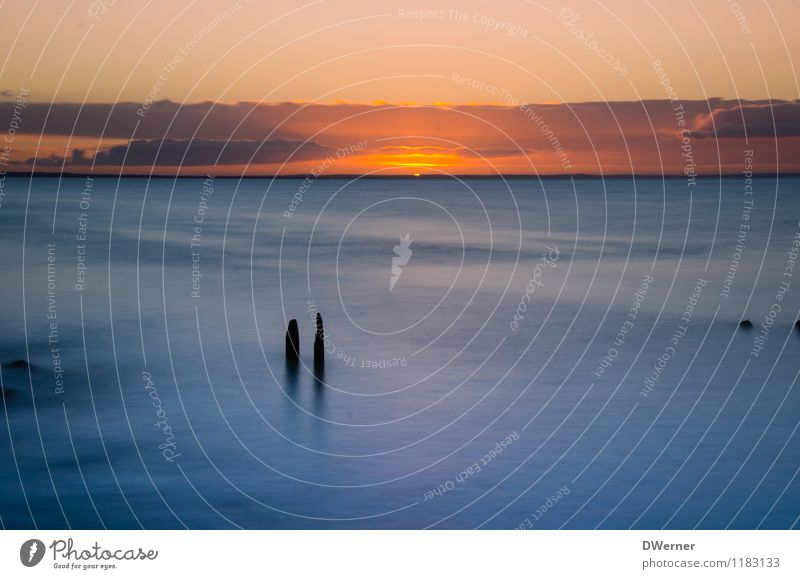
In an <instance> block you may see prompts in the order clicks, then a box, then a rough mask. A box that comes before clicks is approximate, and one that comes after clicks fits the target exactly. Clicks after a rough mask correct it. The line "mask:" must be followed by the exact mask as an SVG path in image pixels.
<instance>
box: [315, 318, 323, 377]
mask: <svg viewBox="0 0 800 579" xmlns="http://www.w3.org/2000/svg"><path fill="white" fill-rule="evenodd" d="M324 365H325V329H324V327H323V326H322V316H321V315H319V314H317V333H316V335H315V336H314V366H315V367H317V368H321V367H322V366H324Z"/></svg>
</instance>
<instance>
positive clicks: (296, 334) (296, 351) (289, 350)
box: [286, 320, 300, 364]
mask: <svg viewBox="0 0 800 579" xmlns="http://www.w3.org/2000/svg"><path fill="white" fill-rule="evenodd" d="M286 361H287V362H291V363H293V364H296V363H297V362H299V361H300V331H299V330H298V329H297V320H289V327H288V328H287V329H286Z"/></svg>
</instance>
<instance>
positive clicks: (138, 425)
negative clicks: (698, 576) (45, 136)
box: [0, 177, 800, 529]
mask: <svg viewBox="0 0 800 579" xmlns="http://www.w3.org/2000/svg"><path fill="white" fill-rule="evenodd" d="M744 186H745V184H744V180H743V179H742V178H735V177H734V178H725V179H722V180H718V179H706V180H700V181H698V182H697V185H696V186H695V187H693V188H692V187H687V183H686V181H685V180H682V179H668V180H660V179H640V180H637V181H635V182H634V181H633V180H630V179H609V180H605V181H603V180H599V179H576V180H574V181H572V180H570V179H546V180H542V181H539V180H536V179H515V180H510V181H508V182H504V181H503V180H500V179H494V180H493V179H467V180H463V181H459V180H455V179H452V180H444V179H425V178H420V179H414V180H408V179H384V180H376V179H372V180H369V179H358V180H353V181H351V180H333V179H320V180H316V181H313V182H309V183H306V184H305V185H304V184H303V182H302V181H301V180H274V181H273V180H269V179H263V180H257V179H251V180H244V181H238V180H235V179H217V180H210V181H206V182H204V180H203V179H182V180H173V179H153V180H147V179H136V178H124V179H121V180H118V179H113V178H95V179H94V180H92V181H86V180H85V179H83V178H64V179H57V178H42V177H37V178H35V179H33V180H29V179H28V178H22V177H5V178H4V181H3V189H2V191H3V196H2V197H0V199H2V205H0V238H1V239H2V246H0V247H2V249H1V250H0V266H1V267H2V271H3V274H4V275H3V283H2V285H1V286H0V299H2V302H0V303H2V306H0V360H2V362H3V364H4V365H3V367H2V389H3V412H2V413H0V422H2V424H0V467H1V468H0V523H2V526H3V527H6V528H33V527H38V528H66V527H70V528H103V527H107V528H126V529H127V528H140V527H145V528H183V527H190V528H233V527H254V528H421V527H433V528H473V527H482V528H517V527H524V528H546V529H554V528H580V529H586V528H596V527H599V528H629V527H636V528H662V527H667V528H695V527H697V528H727V527H730V528H746V529H751V528H791V527H797V526H798V515H800V480H799V479H798V476H797V475H798V468H799V467H800V440H798V436H797V429H798V424H800V392H798V388H797V377H798V372H800V356H798V355H797V354H798V351H800V333H799V332H796V331H794V329H793V325H794V322H795V320H797V319H798V318H799V317H800V277H799V276H800V270H794V272H793V273H794V277H792V276H791V275H787V273H791V272H790V271H789V270H787V269H786V268H787V265H789V266H790V267H791V265H793V264H792V263H791V260H792V258H791V255H790V253H789V252H790V250H791V249H792V242H793V239H794V238H795V235H796V233H797V232H798V219H800V194H798V188H800V180H799V179H797V178H781V179H780V181H778V180H777V179H775V178H760V179H757V180H756V181H755V186H754V195H753V196H752V197H746V196H745V195H744ZM204 188H205V191H204ZM298 193H301V194H302V198H301V196H300V195H297V194H298ZM296 195H297V196H296ZM293 198H294V201H293ZM747 199H752V200H753V204H752V208H750V207H749V206H747V205H746V204H745V201H746V200H747ZM742 224H745V225H747V226H749V229H747V230H746V234H745V235H744V237H743V238H739V237H738V236H739V234H740V231H741V229H740V226H741V225H742ZM84 231H85V238H86V239H85V241H84V240H81V239H78V237H84ZM405 234H409V239H410V240H411V242H410V245H408V247H409V249H410V252H411V254H410V258H408V260H407V263H406V264H405V265H400V266H399V269H400V273H399V275H397V276H395V277H396V278H397V279H396V282H395V285H394V287H393V288H392V289H391V291H390V280H391V277H392V258H393V257H397V255H396V254H395V252H394V251H395V246H398V248H400V245H401V237H402V236H404V235H405ZM193 235H194V247H193V245H192V238H193ZM737 239H740V241H741V242H742V245H743V249H742V250H741V252H737V250H736V245H737ZM48 244H50V245H48ZM739 253H741V259H738V257H739ZM79 254H80V255H79ZM543 255H545V256H546V257H545V258H543V257H542V256H543ZM48 259H49V260H50V261H48ZM732 264H735V265H732ZM84 266H85V269H81V270H79V269H78V268H79V267H84ZM48 267H49V269H48ZM193 273H194V275H193ZM197 274H199V275H197ZM48 278H49V279H48ZM726 279H727V281H726ZM531 280H533V283H531ZM648 280H650V281H648ZM782 281H783V282H789V285H788V288H787V287H786V286H785V285H784V286H783V290H781V287H782V286H781V282H782ZM643 282H645V283H644V285H643ZM726 284H727V285H726ZM696 286H699V289H695V288H696ZM526 288H528V290H527V293H526ZM726 288H727V289H726ZM781 291H783V292H784V293H781ZM193 294H194V295H193ZM692 294H694V297H692ZM778 296H780V297H778ZM637 300H638V301H637ZM520 304H522V305H520ZM634 304H637V305H638V307H636V308H634V309H633V312H631V310H632V307H633V306H634ZM776 306H777V307H776ZM523 309H524V311H522V310H523ZM778 310H779V311H778ZM771 311H772V312H774V314H773V315H772V317H770V312H771ZM316 312H321V314H322V316H323V319H324V323H325V331H326V338H327V344H326V349H327V350H328V354H327V358H326V363H325V367H324V371H322V370H315V368H314V364H313V362H312V351H313V348H312V342H313V338H314V325H313V318H314V315H315V314H316ZM629 314H630V315H629ZM515 315H516V316H517V317H516V319H515ZM682 317H683V318H684V319H683V320H682V319H681V318H682ZM765 317H766V319H767V320H768V321H769V322H771V325H769V326H768V328H769V331H768V332H767V331H766V330H764V329H763V327H762V322H763V321H764V319H765ZM291 318H296V319H297V320H298V322H299V324H300V340H301V344H300V347H301V358H302V359H301V364H300V366H299V367H298V368H294V369H293V368H292V367H289V366H287V364H286V362H285V359H284V332H285V328H286V324H287V322H288V320H289V319H291ZM743 318H748V319H750V320H752V322H753V328H751V329H749V330H747V329H740V328H739V327H738V323H739V321H740V320H741V319H743ZM687 319H688V320H689V321H688V322H687V321H686V320H687ZM626 321H627V322H629V323H626ZM623 328H624V333H622V334H621V337H620V336H619V335H618V334H619V333H620V331H621V330H622V329H623ZM756 346H758V348H760V349H758V348H756ZM604 357H605V359H606V361H605V363H604V362H603V360H604ZM20 359H22V360H28V361H29V362H30V367H26V366H25V364H11V362H14V361H15V360H20ZM659 360H661V362H659ZM654 377H655V378H654Z"/></svg>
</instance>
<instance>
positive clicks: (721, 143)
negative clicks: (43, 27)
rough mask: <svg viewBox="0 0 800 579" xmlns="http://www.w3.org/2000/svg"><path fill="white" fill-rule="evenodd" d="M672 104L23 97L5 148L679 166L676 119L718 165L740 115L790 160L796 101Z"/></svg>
mask: <svg viewBox="0 0 800 579" xmlns="http://www.w3.org/2000/svg"><path fill="white" fill-rule="evenodd" d="M680 105H681V107H682V108H681V109H680V117H679V116H678V115H677V113H676V108H675V103H672V102H670V101H668V100H647V101H624V102H586V103H560V104H559V103H547V104H543V103H539V104H525V105H523V106H502V105H489V104H479V105H453V106H447V107H441V106H425V105H419V106H402V105H392V104H385V103H384V104H353V103H348V104H343V103H337V104H320V103H313V104H300V103H285V102H284V103H255V102H238V103H214V102H199V103H190V104H180V103H175V102H172V101H158V102H154V103H152V104H151V105H150V106H149V107H148V108H147V110H142V105H141V104H134V103H116V104H109V103H91V104H87V105H86V106H83V107H82V106H81V105H79V104H75V103H53V104H52V105H50V104H47V103H35V102H32V103H29V104H28V106H27V107H26V108H25V110H24V112H23V115H22V116H23V118H22V123H21V127H20V129H19V130H18V131H17V135H18V137H22V136H24V135H35V136H36V140H35V141H34V140H30V141H28V142H29V143H33V144H30V145H28V148H27V149H25V150H19V152H17V153H15V154H16V158H15V159H14V163H15V164H16V165H22V164H24V162H20V160H21V159H28V161H27V163H28V164H29V165H30V164H31V163H32V162H33V159H32V158H31V157H32V155H33V154H37V156H38V158H37V159H36V165H37V167H39V168H43V169H48V168H51V169H54V168H59V167H60V166H61V165H62V164H63V163H64V159H65V157H66V166H67V167H69V166H81V167H86V166H91V165H92V163H94V165H96V166H102V167H106V168H109V167H115V168H117V167H122V166H123V165H124V166H126V167H132V168H134V169H132V170H134V171H139V172H141V171H142V170H144V169H143V168H146V167H148V166H158V167H166V166H171V167H176V166H188V167H202V166H214V165H217V166H228V167H231V166H233V165H242V164H246V163H248V160H249V159H250V158H251V157H253V156H254V158H253V161H252V164H254V165H261V167H260V169H259V170H260V172H262V173H264V172H270V171H274V170H277V169H279V168H280V166H281V164H282V163H283V162H284V161H289V163H288V164H287V166H286V167H285V168H284V169H283V171H284V172H296V173H302V172H307V171H309V170H311V169H312V168H313V166H314V164H313V163H312V161H313V160H315V159H323V158H325V157H326V156H333V155H334V154H335V152H336V150H337V149H341V148H347V147H349V146H352V145H353V144H354V143H359V142H362V141H364V142H369V150H367V151H363V152H359V153H358V154H357V155H352V158H351V156H349V155H348V158H347V159H346V160H340V161H339V162H338V164H337V169H336V170H337V171H342V172H344V171H348V172H363V171H368V170H372V169H375V168H376V167H392V166H397V167H405V168H408V167H410V166H412V165H414V164H415V163H416V164H418V165H419V166H420V167H425V166H429V167H435V166H439V167H447V168H449V169H450V170H453V171H457V170H466V171H471V172H485V173H492V172H494V171H495V170H498V171H503V172H517V173H519V172H523V173H532V172H542V173H564V172H578V173H604V174H610V173H614V174H620V173H621V174H628V173H632V172H633V173H675V174H682V173H683V171H684V170H685V168H686V167H685V163H686V161H685V158H684V156H683V151H682V146H683V143H682V142H681V137H680V131H681V129H682V128H686V129H689V130H690V133H691V141H692V161H693V163H695V164H696V167H697V170H698V171H700V172H706V173H714V174H716V173H719V172H720V171H726V172H727V171H730V172H738V171H739V170H740V166H741V163H742V161H741V143H740V142H739V140H741V139H742V138H743V136H744V129H745V127H746V129H747V135H748V137H750V138H751V139H762V140H767V139H768V140H772V141H773V142H771V143H768V145H769V146H765V147H762V148H761V151H762V152H761V153H760V154H759V159H758V161H757V164H758V167H757V168H758V170H762V171H773V170H775V168H776V166H777V164H778V163H780V170H782V171H798V170H800V161H795V160H794V159H795V158H796V155H795V156H792V154H791V152H792V151H793V150H795V149H796V147H797V145H798V138H800V120H798V119H799V117H798V115H799V114H800V113H799V112H798V111H800V103H798V102H796V101H791V102H789V101H763V100H761V101H738V100H726V99H709V100H692V101H682V102H681V103H680ZM11 114H13V103H2V102H0V126H2V122H3V119H4V116H6V117H8V118H10V115H11ZM773 115H774V121H773ZM681 123H685V124H681ZM715 128H716V133H715V132H714V129H715ZM775 133H777V139H776V137H775ZM40 135H43V136H44V137H43V139H42V142H43V143H44V145H43V147H42V148H39V147H38V145H37V144H36V143H38V141H39V139H38V137H39V136H40ZM23 140H24V139H22V138H20V139H19V140H18V145H19V146H20V147H22V146H23V145H24V143H23ZM73 140H74V141H78V142H79V143H80V145H78V147H79V148H78V149H74V146H75V145H74V143H72V142H71V141H73ZM305 141H308V143H307V144H305V145H303V146H300V145H301V144H302V143H303V142H305ZM104 142H106V143H107V144H106V145H104V144H103V143H104ZM119 143H124V144H119ZM35 147H36V148H35ZM298 147H299V148H298ZM413 148H415V149H413ZM73 149H74V150H73ZM295 149H297V150H295ZM95 150H99V152H97V153H94V151H95ZM35 151H36V153H35ZM483 157H485V158H486V159H483ZM489 161H490V162H489ZM264 165H272V166H271V167H270V169H269V170H266V169H265V168H264ZM136 168H138V169H136ZM231 171H234V169H231ZM198 173H199V171H198Z"/></svg>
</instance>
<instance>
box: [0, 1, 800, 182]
mask: <svg viewBox="0 0 800 579" xmlns="http://www.w3.org/2000/svg"><path fill="white" fill-rule="evenodd" d="M0 13H1V14H2V15H3V27H4V31H5V32H4V34H3V35H2V36H0V47H2V50H0V55H5V56H4V59H3V60H2V61H0V95H1V96H0V123H2V125H0V129H3V128H4V127H7V128H8V129H7V130H6V131H5V132H6V138H5V143H4V144H5V146H6V147H7V149H6V153H5V154H4V155H3V157H2V159H0V164H2V166H1V167H0V169H3V170H6V171H13V170H31V169H34V170H39V171H59V170H66V171H77V172H87V171H92V172H98V173H102V172H109V173H119V172H124V173H137V174H148V173H158V174H207V173H212V174H229V175H240V174H275V173H278V174H298V173H312V174H314V173H315V172H316V173H319V174H322V173H327V174H342V173H373V172H374V173H381V174H384V173H387V174H417V173H419V174H430V173H458V174H495V173H507V174H517V173H520V174H533V173H536V174H566V173H592V174H628V173H637V174H639V173H647V174H661V173H669V174H688V173H693V172H697V173H698V174H716V173H720V172H726V173H727V172H739V171H740V170H741V167H742V164H743V159H744V158H745V157H748V158H749V157H752V158H753V165H754V168H755V169H756V170H757V171H761V172H775V171H800V155H797V153H796V152H795V151H798V150H800V148H798V145H800V103H798V100H797V99H798V98H799V97H800V88H799V85H798V78H797V74H796V67H795V65H794V63H795V62H797V61H798V60H799V59H798V57H800V50H799V49H800V39H798V37H797V34H795V33H794V29H793V27H792V23H794V22H795V21H796V13H797V4H796V1H795V0H769V1H767V0H739V1H738V2H733V1H728V0H707V1H700V0H693V1H692V0H670V1H663V0H662V1H659V2H655V1H654V0H636V1H633V0H615V1H605V2H599V1H594V0H572V1H564V2H561V1H559V2H550V1H546V0H545V1H542V2H533V1H530V0H506V1H504V2H502V3H498V2H495V3H490V2H470V1H462V2H428V1H425V2H388V1H377V2H369V3H365V2H356V1H349V0H348V1H344V0H331V1H328V0H314V1H312V2H308V3H304V2H303V1H302V0H301V1H300V2H282V1H277V2H276V1H270V2H256V1H255V0H251V1H245V0H238V1H230V0H196V1H191V0H189V1H181V2H174V1H172V2H168V1H166V0H152V1H150V2H135V3H134V2H128V1H126V0H93V1H84V0H74V1H67V0H47V1H44V0H43V1H39V2H31V1H29V0H28V1H24V2H23V1H21V0H7V1H6V2H5V3H3V5H2V6H1V7H0ZM0 58H3V57H2V56H0ZM9 138H10V139H11V141H12V142H9ZM747 151H753V152H754V153H753V154H752V155H746V154H745V152H747Z"/></svg>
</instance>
